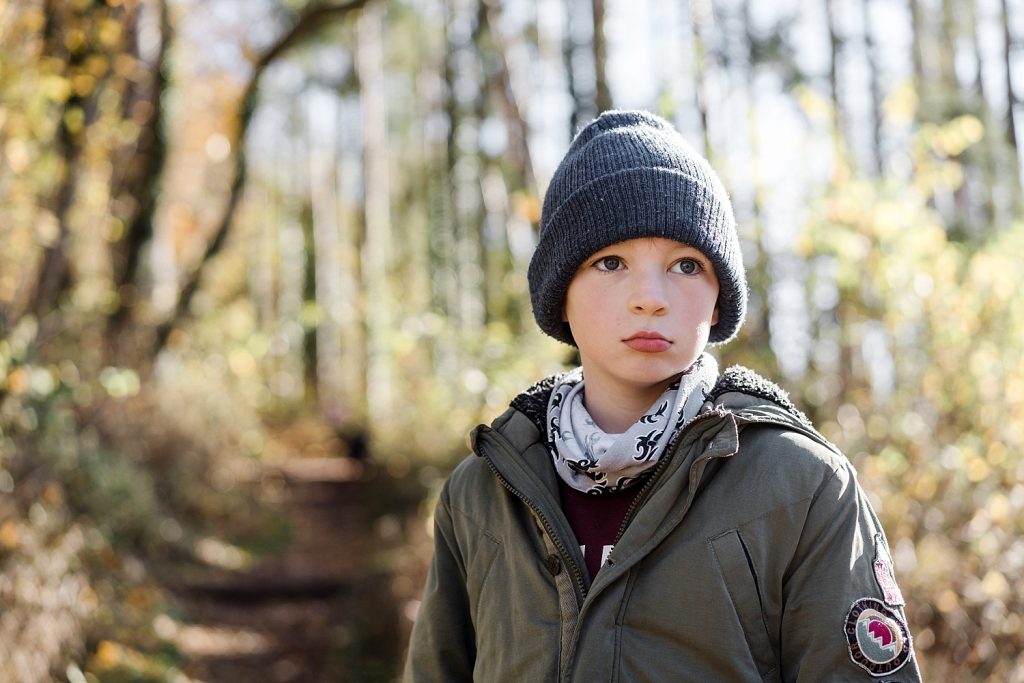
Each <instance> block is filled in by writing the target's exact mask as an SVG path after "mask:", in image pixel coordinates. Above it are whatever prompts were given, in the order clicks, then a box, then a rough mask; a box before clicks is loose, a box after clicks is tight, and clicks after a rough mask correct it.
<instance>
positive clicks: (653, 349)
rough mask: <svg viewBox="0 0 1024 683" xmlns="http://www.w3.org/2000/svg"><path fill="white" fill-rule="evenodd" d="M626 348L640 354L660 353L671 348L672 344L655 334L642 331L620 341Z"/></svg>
mask: <svg viewBox="0 0 1024 683" xmlns="http://www.w3.org/2000/svg"><path fill="white" fill-rule="evenodd" d="M622 341H623V342H624V343H625V344H626V346H628V347H629V348H631V349H633V350H634V351H639V352H641V353H661V352H662V351H668V350H669V349H670V348H671V347H672V342H670V341H669V340H668V339H665V337H664V336H662V335H661V334H659V333H657V332H650V331H646V330H645V331H642V332H637V333H636V334H634V335H632V336H630V337H627V338H626V339H623V340H622Z"/></svg>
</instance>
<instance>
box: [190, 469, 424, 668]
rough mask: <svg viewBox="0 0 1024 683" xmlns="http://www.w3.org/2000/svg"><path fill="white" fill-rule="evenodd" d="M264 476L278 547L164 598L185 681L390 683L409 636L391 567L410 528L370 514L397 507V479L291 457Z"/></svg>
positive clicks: (398, 518) (404, 582)
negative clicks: (275, 490)
mask: <svg viewBox="0 0 1024 683" xmlns="http://www.w3.org/2000/svg"><path fill="white" fill-rule="evenodd" d="M272 476H275V477H279V482H280V487H279V491H280V503H281V504H282V506H283V510H284V511H285V513H286V515H287V517H288V520H289V524H290V528H291V537H290V542H289V544H288V546H287V547H286V548H285V550H284V551H283V552H282V553H280V554H278V555H276V556H273V557H269V558H265V559H264V560H262V561H260V562H259V563H258V564H257V565H256V566H255V567H253V568H252V569H249V570H247V571H244V572H231V571H224V570H218V571H206V570H205V569H204V570H203V571H202V572H199V573H197V574H196V575H191V576H188V577H187V578H185V579H184V580H182V582H181V585H179V586H177V587H176V588H175V590H174V591H173V592H174V594H175V595H176V596H177V598H178V600H179V604H180V607H181V610H182V613H183V614H182V619H181V625H180V626H179V627H178V628H177V632H176V638H175V639H176V641H177V643H178V646H179V649H180V650H181V651H182V652H183V653H185V654H186V656H187V657H188V659H189V661H188V663H187V665H186V667H185V669H184V671H185V673H186V674H187V675H188V676H189V677H190V678H192V679H193V680H196V681H204V682H206V683H221V682H223V683H239V682H245V683H249V682H253V683H259V682H264V681H265V682H266V683H298V682H301V683H307V682H308V683H318V682H320V681H324V682H326V681H331V682H332V683H339V682H340V683H344V682H346V681H351V682H359V683H364V682H365V683H375V682H378V681H380V682H383V681H391V680H394V675H395V668H396V665H397V662H398V659H399V658H400V656H401V648H402V646H403V644H404V642H405V637H406V631H407V628H408V623H407V622H408V620H407V619H405V617H403V616H402V611H403V605H402V604H401V603H402V602H403V599H402V595H401V593H402V590H398V591H397V595H396V589H395V586H396V585H397V586H399V588H400V589H401V588H402V587H408V586H411V585H414V584H415V581H416V580H418V579H417V578H413V577H411V576H404V577H402V576H399V575H400V574H402V572H404V571H406V570H407V569H408V568H409V567H410V566H411V565H409V564H408V563H405V564H403V562H402V561H398V562H396V561H395V557H400V556H401V553H402V547H403V546H404V545H405V544H406V543H407V539H405V538H404V537H403V536H404V533H405V532H404V528H405V527H407V526H408V523H407V519H406V518H405V517H404V516H403V515H402V513H394V512H390V513H388V514H386V515H383V516H382V514H381V513H380V512H378V511H377V510H379V509H380V507H381V501H393V500H395V499H396V498H397V499H401V496H400V495H395V491H394V490H393V489H394V486H395V484H394V481H393V480H387V479H386V478H385V477H382V476H381V475H380V474H379V473H373V472H371V471H369V470H366V469H364V468H362V467H359V466H358V464H356V465H353V464H352V463H351V461H347V460H339V459H296V460H294V461H292V462H289V463H288V464H287V465H286V466H285V467H282V468H280V469H279V470H277V471H275V472H274V473H272ZM385 496H390V497H385ZM389 558H390V559H389ZM409 571H411V572H412V573H415V571H416V570H415V569H411V570H409Z"/></svg>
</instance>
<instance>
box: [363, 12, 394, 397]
mask: <svg viewBox="0 0 1024 683" xmlns="http://www.w3.org/2000/svg"><path fill="white" fill-rule="evenodd" d="M381 24H382V12H381V8H380V6H379V5H369V6H367V7H366V8H365V9H364V10H363V12H362V14H361V15H360V17H359V20H358V23H357V43H358V44H357V47H356V69H357V71H358V74H359V83H360V86H361V97H362V99H361V104H362V120H363V140H364V147H363V178H364V183H363V187H364V192H365V197H366V204H365V207H366V208H365V219H364V220H365V243H364V245H363V287H364V290H365V292H366V309H365V311H364V318H365V320H366V343H367V350H368V352H367V367H366V388H367V406H368V409H369V411H370V415H388V414H390V410H391V406H392V402H393V396H392V385H393V377H392V366H391V357H390V354H389V353H388V349H389V347H390V343H389V340H390V335H391V334H392V320H393V312H392V309H393V307H394V297H393V296H392V293H391V283H390V280H389V268H390V267H391V265H392V263H393V256H392V252H391V248H392V239H391V234H392V230H391V207H390V202H391V190H390V178H389V175H388V137H387V115H388V112H387V102H386V100H385V95H384V71H383V64H382V60H383V47H382V45H381V42H382V34H381Z"/></svg>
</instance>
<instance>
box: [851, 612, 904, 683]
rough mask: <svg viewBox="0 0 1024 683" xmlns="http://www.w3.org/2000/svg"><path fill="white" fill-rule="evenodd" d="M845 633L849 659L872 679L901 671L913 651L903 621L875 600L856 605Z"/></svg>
mask: <svg viewBox="0 0 1024 683" xmlns="http://www.w3.org/2000/svg"><path fill="white" fill-rule="evenodd" d="M845 633H846V642H847V643H848V644H849V648H850V659H852V660H853V663H854V664H856V665H857V666H859V667H861V668H862V669H864V670H865V671H867V672H868V673H869V674H871V675H872V676H885V675H888V674H891V673H893V672H894V671H897V670H899V669H900V667H902V666H903V665H904V664H906V663H907V661H908V660H909V659H910V655H911V653H912V652H913V645H912V643H911V641H910V631H909V630H907V625H906V624H905V623H904V622H903V619H902V618H901V617H900V615H899V614H897V613H896V611H894V610H891V609H889V608H888V607H886V606H885V604H884V603H883V602H882V601H881V600H876V599H875V598H861V599H860V600H857V601H856V602H854V603H853V606H851V607H850V612H849V613H848V614H847V615H846V625H845Z"/></svg>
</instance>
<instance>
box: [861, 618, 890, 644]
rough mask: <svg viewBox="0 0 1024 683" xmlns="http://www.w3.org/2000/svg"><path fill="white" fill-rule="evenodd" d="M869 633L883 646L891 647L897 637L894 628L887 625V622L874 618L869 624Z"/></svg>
mask: <svg viewBox="0 0 1024 683" xmlns="http://www.w3.org/2000/svg"><path fill="white" fill-rule="evenodd" d="M868 633H870V634H871V637H872V638H874V639H875V640H877V641H878V644H879V645H881V646H882V647H889V646H891V645H892V643H893V641H894V640H896V637H895V636H894V635H893V633H892V629H891V628H889V627H888V626H886V625H885V623H883V622H881V621H879V620H878V619H874V620H872V621H871V623H870V624H868Z"/></svg>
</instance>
